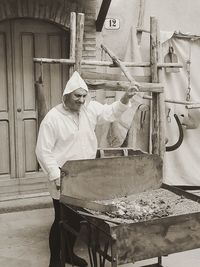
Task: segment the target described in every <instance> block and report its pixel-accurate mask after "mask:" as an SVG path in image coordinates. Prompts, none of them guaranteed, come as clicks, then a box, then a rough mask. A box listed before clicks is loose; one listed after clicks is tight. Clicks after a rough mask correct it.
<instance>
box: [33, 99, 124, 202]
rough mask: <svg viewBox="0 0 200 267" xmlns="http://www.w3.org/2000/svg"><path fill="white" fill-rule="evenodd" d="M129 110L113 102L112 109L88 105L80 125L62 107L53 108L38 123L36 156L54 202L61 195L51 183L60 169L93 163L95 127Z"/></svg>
mask: <svg viewBox="0 0 200 267" xmlns="http://www.w3.org/2000/svg"><path fill="white" fill-rule="evenodd" d="M127 108H128V105H124V104H122V103H121V102H120V101H116V102H114V103H112V104H111V105H107V104H106V105H102V104H100V103H99V102H96V101H90V102H89V104H87V106H85V105H84V106H82V107H81V110H80V112H79V121H78V122H77V121H76V120H75V118H74V117H73V113H71V112H69V111H67V110H66V109H65V108H64V106H63V104H59V105H57V106H56V107H54V108H52V109H51V110H50V111H49V112H48V113H47V115H46V116H45V118H44V119H43V121H42V122H41V125H40V129H39V134H38V139H37V145H36V155H37V159H38V162H39V163H40V166H41V168H42V170H43V171H44V172H45V173H46V174H47V175H48V178H49V179H48V188H49V191H50V195H51V196H52V198H54V199H59V197H60V192H59V190H57V189H56V186H55V183H54V181H53V180H55V179H57V178H59V177H60V169H59V167H62V166H63V165H64V163H65V162H66V161H69V160H80V159H93V158H95V156H96V151H97V145H98V144H97V138H96V135H95V126H96V124H100V123H104V122H106V121H110V122H112V121H115V120H116V119H117V118H119V117H120V116H121V114H122V113H123V112H124V111H125V110H126V109H127Z"/></svg>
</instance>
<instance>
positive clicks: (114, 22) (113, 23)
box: [105, 18, 120, 30]
mask: <svg viewBox="0 0 200 267" xmlns="http://www.w3.org/2000/svg"><path fill="white" fill-rule="evenodd" d="M105 28H106V29H107V30H118V29H119V28H120V22H119V19H114V18H109V19H106V20H105Z"/></svg>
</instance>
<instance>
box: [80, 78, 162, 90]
mask: <svg viewBox="0 0 200 267" xmlns="http://www.w3.org/2000/svg"><path fill="white" fill-rule="evenodd" d="M85 82H86V83H87V85H88V87H89V89H90V90H100V89H101V90H102V89H106V90H108V91H126V90H127V89H128V87H129V86H130V82H128V81H107V80H91V79H85ZM139 90H140V91H141V92H155V93H162V92H163V85H162V84H160V83H156V84H155V83H154V84H153V83H140V85H139Z"/></svg>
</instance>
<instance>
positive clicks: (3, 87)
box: [0, 21, 15, 179]
mask: <svg viewBox="0 0 200 267" xmlns="http://www.w3.org/2000/svg"><path fill="white" fill-rule="evenodd" d="M0 59H1V60H0V81H1V82H0V153H1V160H0V179H1V178H2V177H3V178H4V177H5V176H6V177H8V178H9V177H11V176H13V175H14V174H15V144H14V123H13V121H14V116H13V80H12V61H11V60H12V55H11V35H10V24H9V22H6V21H4V22H2V23H1V24H0ZM2 175H3V176H2Z"/></svg>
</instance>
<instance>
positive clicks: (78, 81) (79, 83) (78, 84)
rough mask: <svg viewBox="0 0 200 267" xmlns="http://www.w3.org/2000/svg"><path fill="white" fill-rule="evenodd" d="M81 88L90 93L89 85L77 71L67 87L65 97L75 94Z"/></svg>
mask: <svg viewBox="0 0 200 267" xmlns="http://www.w3.org/2000/svg"><path fill="white" fill-rule="evenodd" d="M79 88H82V89H84V90H86V91H88V87H87V84H86V83H85V82H84V80H83V79H82V78H81V76H80V74H79V73H78V72H77V71H75V72H74V73H73V74H72V76H71V78H70V79H69V81H68V82H67V84H66V86H65V89H64V92H63V96H64V95H67V94H70V93H71V92H73V91H75V90H76V89H79Z"/></svg>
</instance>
